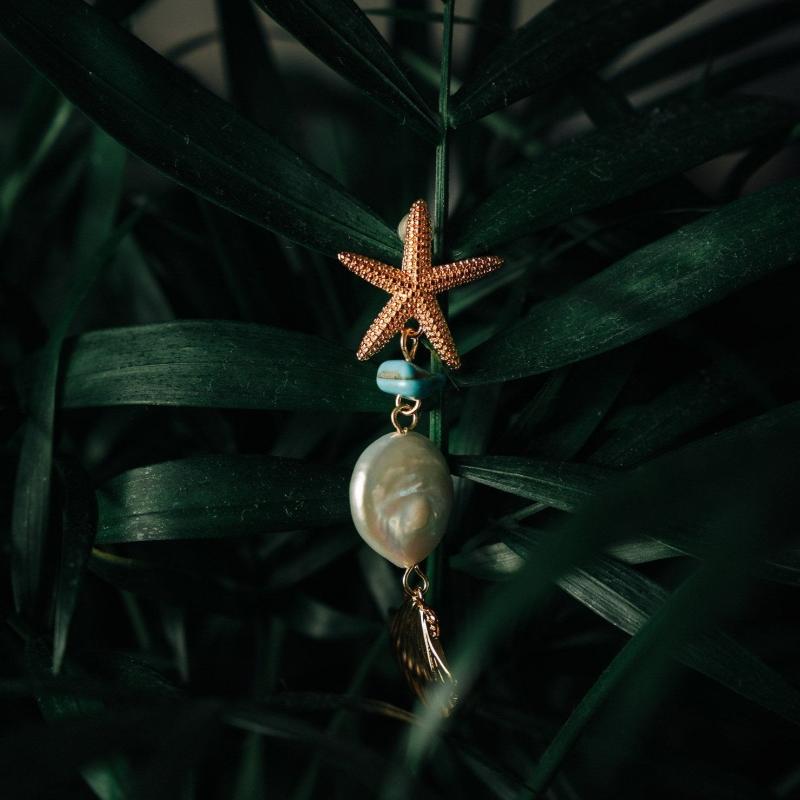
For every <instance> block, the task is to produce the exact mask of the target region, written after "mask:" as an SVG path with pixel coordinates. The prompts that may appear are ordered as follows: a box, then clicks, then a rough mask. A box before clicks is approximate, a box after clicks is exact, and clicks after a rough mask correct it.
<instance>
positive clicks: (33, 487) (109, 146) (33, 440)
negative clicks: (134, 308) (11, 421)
mask: <svg viewBox="0 0 800 800" xmlns="http://www.w3.org/2000/svg"><path fill="white" fill-rule="evenodd" d="M124 166H125V153H124V151H123V150H122V149H121V148H120V147H119V146H118V145H117V144H116V142H114V141H113V140H111V139H109V138H108V137H107V136H105V134H102V132H99V131H98V133H97V135H96V136H95V139H94V144H93V147H92V156H91V159H90V175H89V184H88V195H87V199H88V201H89V202H88V204H87V210H86V213H85V214H84V215H83V216H82V217H81V219H80V221H79V225H78V229H79V232H80V236H79V238H78V239H77V241H76V243H75V251H74V252H75V260H74V262H73V264H74V269H75V275H74V278H73V284H72V286H71V287H70V289H69V292H68V294H67V297H66V302H65V303H64V306H63V308H62V309H61V311H60V313H59V316H58V318H57V320H56V322H55V324H54V326H53V328H52V330H51V331H50V335H49V338H48V340H47V344H46V346H45V348H44V352H43V353H42V355H41V357H40V359H39V360H38V362H37V363H36V365H35V368H34V375H33V380H32V382H31V384H30V391H29V392H28V393H27V412H28V416H27V419H26V421H25V426H24V433H23V442H22V450H21V452H20V457H19V464H18V467H17V477H16V483H15V487H14V508H13V515H12V522H11V541H12V567H11V575H12V584H13V589H14V602H15V604H16V606H17V609H18V610H21V611H23V613H25V614H29V613H31V612H32V611H33V609H34V607H35V605H36V601H37V597H38V594H39V584H40V578H41V568H42V557H43V548H44V541H45V538H46V533H47V526H48V520H49V511H50V480H51V470H52V463H53V431H54V425H55V409H56V388H57V384H58V375H59V370H60V365H61V349H62V344H63V342H64V338H65V337H66V335H67V332H68V331H69V328H70V326H71V325H72V321H73V319H74V318H75V315H76V313H77V311H78V309H79V307H80V305H81V303H82V302H83V300H84V298H85V297H86V295H87V294H88V292H89V290H90V289H91V287H92V284H93V283H94V281H95V279H96V278H97V276H98V275H99V274H100V271H101V270H102V269H103V268H104V267H105V266H106V265H107V264H108V263H109V262H110V261H111V259H112V258H113V257H114V255H115V254H116V251H117V248H118V247H119V244H120V242H121V241H122V240H123V239H124V238H125V237H126V236H127V235H128V233H129V232H130V230H131V229H132V227H133V226H134V225H135V224H136V222H137V221H138V219H139V214H138V213H136V212H134V213H133V214H131V215H130V216H129V217H128V219H127V220H126V221H125V222H124V223H122V224H121V225H120V226H119V227H118V228H116V229H115V230H114V231H113V232H111V233H109V231H110V227H111V224H112V223H113V219H114V216H115V214H116V209H117V204H118V202H119V196H120V192H121V183H120V176H121V174H122V170H123V169H124ZM98 195H103V196H104V203H105V204H106V208H107V209H110V211H108V210H106V211H104V212H103V213H102V214H101V215H100V217H99V218H96V217H94V215H93V214H92V211H93V209H94V208H95V207H96V206H95V204H96V202H97V197H98Z"/></svg>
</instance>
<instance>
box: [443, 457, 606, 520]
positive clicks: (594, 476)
mask: <svg viewBox="0 0 800 800" xmlns="http://www.w3.org/2000/svg"><path fill="white" fill-rule="evenodd" d="M450 463H451V468H452V471H453V474H454V475H459V476H461V477H462V478H468V479H469V480H471V481H475V482H476V483H482V484H484V485H485V486H491V487H493V488H495V489H499V490H500V491H502V492H510V493H511V494H515V495H517V496H518V497H526V498H528V499H529V500H539V501H541V502H543V503H547V504H548V505H550V506H553V507H554V508H559V509H561V510H562V511H575V510H576V509H577V508H578V507H579V506H580V505H581V503H583V502H584V501H586V500H587V499H589V498H590V497H594V496H595V495H596V494H597V493H598V491H599V490H600V487H601V486H602V485H603V484H604V483H606V482H607V481H608V479H609V473H608V471H606V470H604V469H601V468H598V467H593V466H591V465H590V464H570V463H567V462H557V461H545V460H537V459H531V458H518V457H515V456H452V457H451V459H450Z"/></svg>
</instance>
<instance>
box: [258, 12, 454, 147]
mask: <svg viewBox="0 0 800 800" xmlns="http://www.w3.org/2000/svg"><path fill="white" fill-rule="evenodd" d="M256 2H258V4H259V5H260V6H261V7H262V8H263V9H264V10H265V11H266V12H267V13H268V14H269V15H270V16H271V17H272V18H273V19H274V20H275V21H276V22H278V24H279V25H281V26H282V27H283V28H285V29H286V30H287V31H289V33H291V34H292V35H293V36H294V37H295V38H296V39H297V40H298V41H299V42H300V43H301V44H303V45H304V46H305V47H306V48H307V49H308V50H310V51H311V52H312V53H314V55H316V56H317V57H318V58H319V59H320V60H321V61H324V62H325V63H326V64H327V65H328V66H329V67H330V68H331V69H333V70H334V71H336V72H338V73H339V74H340V75H342V76H343V77H344V78H346V79H347V80H349V81H350V82H351V83H352V84H354V85H355V86H357V87H358V88H359V89H361V90H362V91H364V92H366V94H367V95H368V96H369V97H370V99H371V100H373V101H374V102H375V103H377V104H378V105H379V106H381V107H382V108H383V109H385V110H386V111H388V112H389V113H390V114H392V115H394V116H395V117H396V118H397V119H398V120H400V124H402V125H406V126H408V127H409V128H410V129H411V130H412V131H414V132H415V133H417V134H420V135H421V136H425V137H426V138H428V139H429V140H430V141H434V142H435V141H438V139H439V136H440V124H439V122H438V120H437V117H436V115H435V114H434V113H433V112H432V111H431V110H430V109H429V108H428V107H427V106H426V104H425V101H424V100H423V99H422V98H421V97H420V95H419V93H418V92H417V90H416V89H415V88H414V86H413V84H412V83H411V81H410V80H409V79H408V77H407V76H406V74H405V72H404V71H403V69H402V67H401V66H400V64H399V63H398V62H397V60H396V59H395V57H394V55H393V54H392V51H391V50H390V48H389V46H388V45H387V43H386V41H385V40H384V38H383V37H382V36H381V35H380V33H378V31H377V30H376V29H375V26H374V25H373V24H372V23H371V22H370V21H369V18H368V17H367V16H366V14H364V12H363V11H361V9H360V8H359V7H358V6H357V5H356V4H355V3H354V2H352V0H256Z"/></svg>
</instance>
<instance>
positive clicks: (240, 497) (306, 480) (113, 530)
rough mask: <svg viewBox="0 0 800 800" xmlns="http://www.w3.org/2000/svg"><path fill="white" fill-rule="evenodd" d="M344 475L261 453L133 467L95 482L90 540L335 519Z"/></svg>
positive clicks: (342, 509) (248, 530) (342, 505)
mask: <svg viewBox="0 0 800 800" xmlns="http://www.w3.org/2000/svg"><path fill="white" fill-rule="evenodd" d="M347 480H348V474H347V470H342V469H334V468H331V467H325V466H320V465H312V464H305V463H303V462H300V461H293V460H291V459H284V458H268V457H263V456H200V457H197V458H187V459H181V460H180V461H168V462H165V463H163V464H153V465H152V466H149V467H140V468H138V469H134V470H130V471H129V472H125V473H123V474H122V475H118V476H117V477H116V478H113V479H112V480H111V481H109V482H108V483H107V484H105V485H104V486H103V487H102V488H101V489H100V491H99V493H98V503H99V522H98V532H97V542H98V543H102V544H110V543H117V542H143V541H154V540H165V539H207V538H225V537H229V536H243V535H247V534H255V533H266V532H268V531H276V530H292V529H295V528H302V527H307V526H320V525H329V524H332V523H335V522H342V521H344V520H346V519H347V518H348V506H347Z"/></svg>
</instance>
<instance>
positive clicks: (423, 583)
mask: <svg viewBox="0 0 800 800" xmlns="http://www.w3.org/2000/svg"><path fill="white" fill-rule="evenodd" d="M412 575H415V576H416V577H417V578H418V579H419V582H420V583H419V586H412V585H411V576H412ZM429 588H430V584H429V583H428V576H427V575H426V574H425V573H424V572H423V571H422V570H421V569H420V568H419V564H414V566H413V567H407V568H406V571H405V572H404V573H403V591H404V592H405V593H406V594H414V593H415V592H418V591H419V592H422V594H423V595H424V594H427V592H428V589H429Z"/></svg>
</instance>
